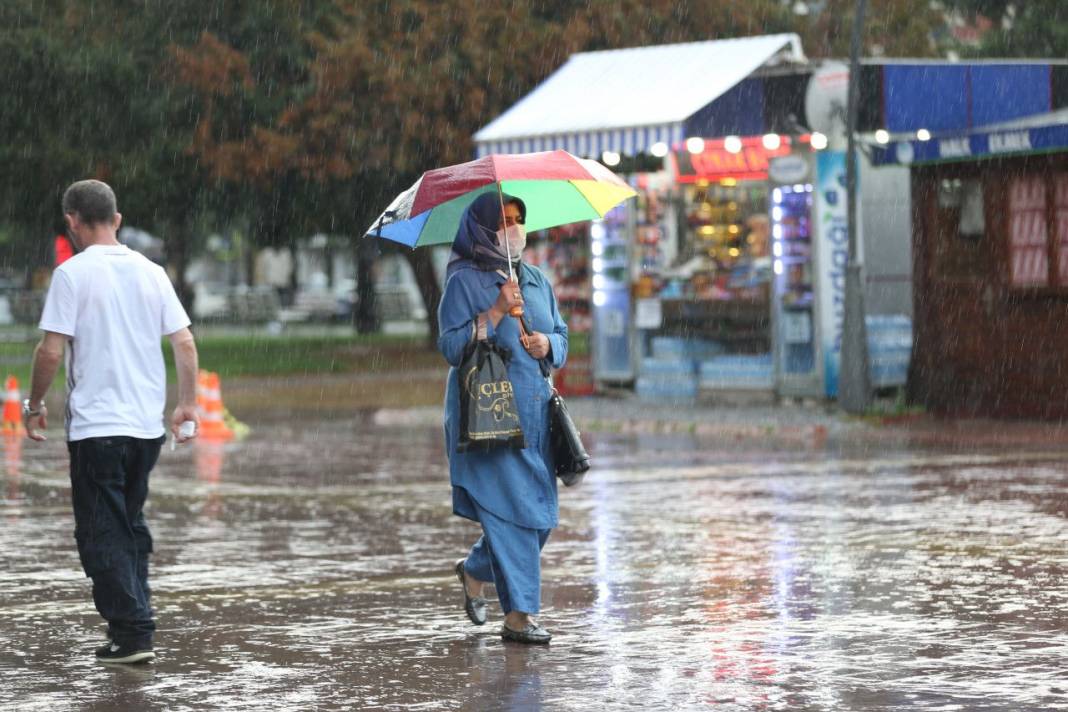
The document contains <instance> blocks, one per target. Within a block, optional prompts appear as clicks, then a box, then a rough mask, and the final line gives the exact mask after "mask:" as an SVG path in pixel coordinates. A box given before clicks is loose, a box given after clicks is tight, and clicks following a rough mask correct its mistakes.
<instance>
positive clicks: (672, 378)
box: [634, 336, 723, 403]
mask: <svg viewBox="0 0 1068 712" xmlns="http://www.w3.org/2000/svg"><path fill="white" fill-rule="evenodd" d="M651 347H652V349H651V350H652V356H650V357H648V358H645V359H643V360H642V366H641V375H640V376H638V380H637V381H636V382H635V384H634V390H635V391H636V392H637V394H638V397H639V398H643V399H646V400H651V401H661V402H663V401H671V402H676V403H678V402H693V401H694V400H695V399H696V398H697V389H698V377H697V371H698V364H699V363H701V362H702V361H704V360H705V359H709V358H713V357H715V356H716V355H718V354H720V353H722V351H723V347H722V345H720V344H719V343H718V342H715V341H710V340H708V339H698V338H692V339H688V338H682V337H677V336H657V337H654V338H653V339H652V343H651Z"/></svg>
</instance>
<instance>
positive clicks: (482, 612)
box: [456, 559, 489, 625]
mask: <svg viewBox="0 0 1068 712" xmlns="http://www.w3.org/2000/svg"><path fill="white" fill-rule="evenodd" d="M465 561H467V559H460V560H459V561H457V562H456V578H458V579H460V585H461V586H463V589H464V611H465V612H466V613H467V617H468V618H470V619H471V622H472V623H474V624H475V625H484V624H485V623H486V613H487V611H488V609H489V604H488V603H487V602H486V599H485V598H482V596H471V595H469V594H468V593H467V579H466V578H465V577H464V562H465Z"/></svg>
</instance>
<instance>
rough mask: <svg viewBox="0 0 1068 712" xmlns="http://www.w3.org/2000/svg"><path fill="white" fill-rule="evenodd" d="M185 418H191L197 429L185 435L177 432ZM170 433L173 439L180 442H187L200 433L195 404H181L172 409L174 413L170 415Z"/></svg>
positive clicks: (198, 417) (198, 415)
mask: <svg viewBox="0 0 1068 712" xmlns="http://www.w3.org/2000/svg"><path fill="white" fill-rule="evenodd" d="M187 420H192V421H193V422H194V423H196V424H197V429H196V430H195V431H193V434H192V435H190V436H188V437H185V436H183V435H181V433H179V432H178V430H179V428H181V427H182V423H184V422H185V421H187ZM171 434H172V435H174V439H175V440H176V441H178V442H180V443H184V442H188V441H190V440H192V439H193V438H195V437H196V436H197V435H199V434H200V414H199V413H197V408H196V406H195V405H181V404H179V405H178V407H176V408H175V409H174V414H173V415H171Z"/></svg>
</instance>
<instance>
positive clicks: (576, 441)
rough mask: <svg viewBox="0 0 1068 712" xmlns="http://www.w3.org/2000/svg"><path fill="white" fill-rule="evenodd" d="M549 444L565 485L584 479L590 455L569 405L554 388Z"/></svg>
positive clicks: (554, 465) (550, 407) (559, 475)
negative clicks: (568, 410) (568, 408)
mask: <svg viewBox="0 0 1068 712" xmlns="http://www.w3.org/2000/svg"><path fill="white" fill-rule="evenodd" d="M549 445H550V448H551V449H552V455H553V469H555V470H556V476H557V477H559V478H560V481H561V482H563V483H564V486H565V487H572V486H574V485H577V484H578V483H579V482H581V481H582V479H583V476H584V475H585V474H586V471H587V470H589V469H590V456H589V454H588V453H587V452H586V448H585V446H584V445H583V444H582V438H581V437H580V436H579V431H578V428H576V427H575V421H574V420H572V419H571V414H570V413H568V412H567V405H566V404H565V403H564V399H563V398H561V397H560V394H559V393H557V392H556V389H555V388H554V389H553V394H552V397H551V398H549Z"/></svg>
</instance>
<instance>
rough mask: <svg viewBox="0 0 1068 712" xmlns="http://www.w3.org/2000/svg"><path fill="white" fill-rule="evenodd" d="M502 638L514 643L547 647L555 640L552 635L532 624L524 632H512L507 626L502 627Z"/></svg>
mask: <svg viewBox="0 0 1068 712" xmlns="http://www.w3.org/2000/svg"><path fill="white" fill-rule="evenodd" d="M501 638H503V639H504V640H510V641H512V642H513V643H525V644H526V645H545V644H546V643H548V642H549V641H550V640H552V639H553V636H552V633H550V632H549V631H547V630H545V629H544V628H542V627H541V626H540V625H534V624H533V623H531V624H530V625H528V626H527V627H526V628H524V629H523V630H512V629H511V628H509V627H508V626H506V625H502V626H501Z"/></svg>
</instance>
